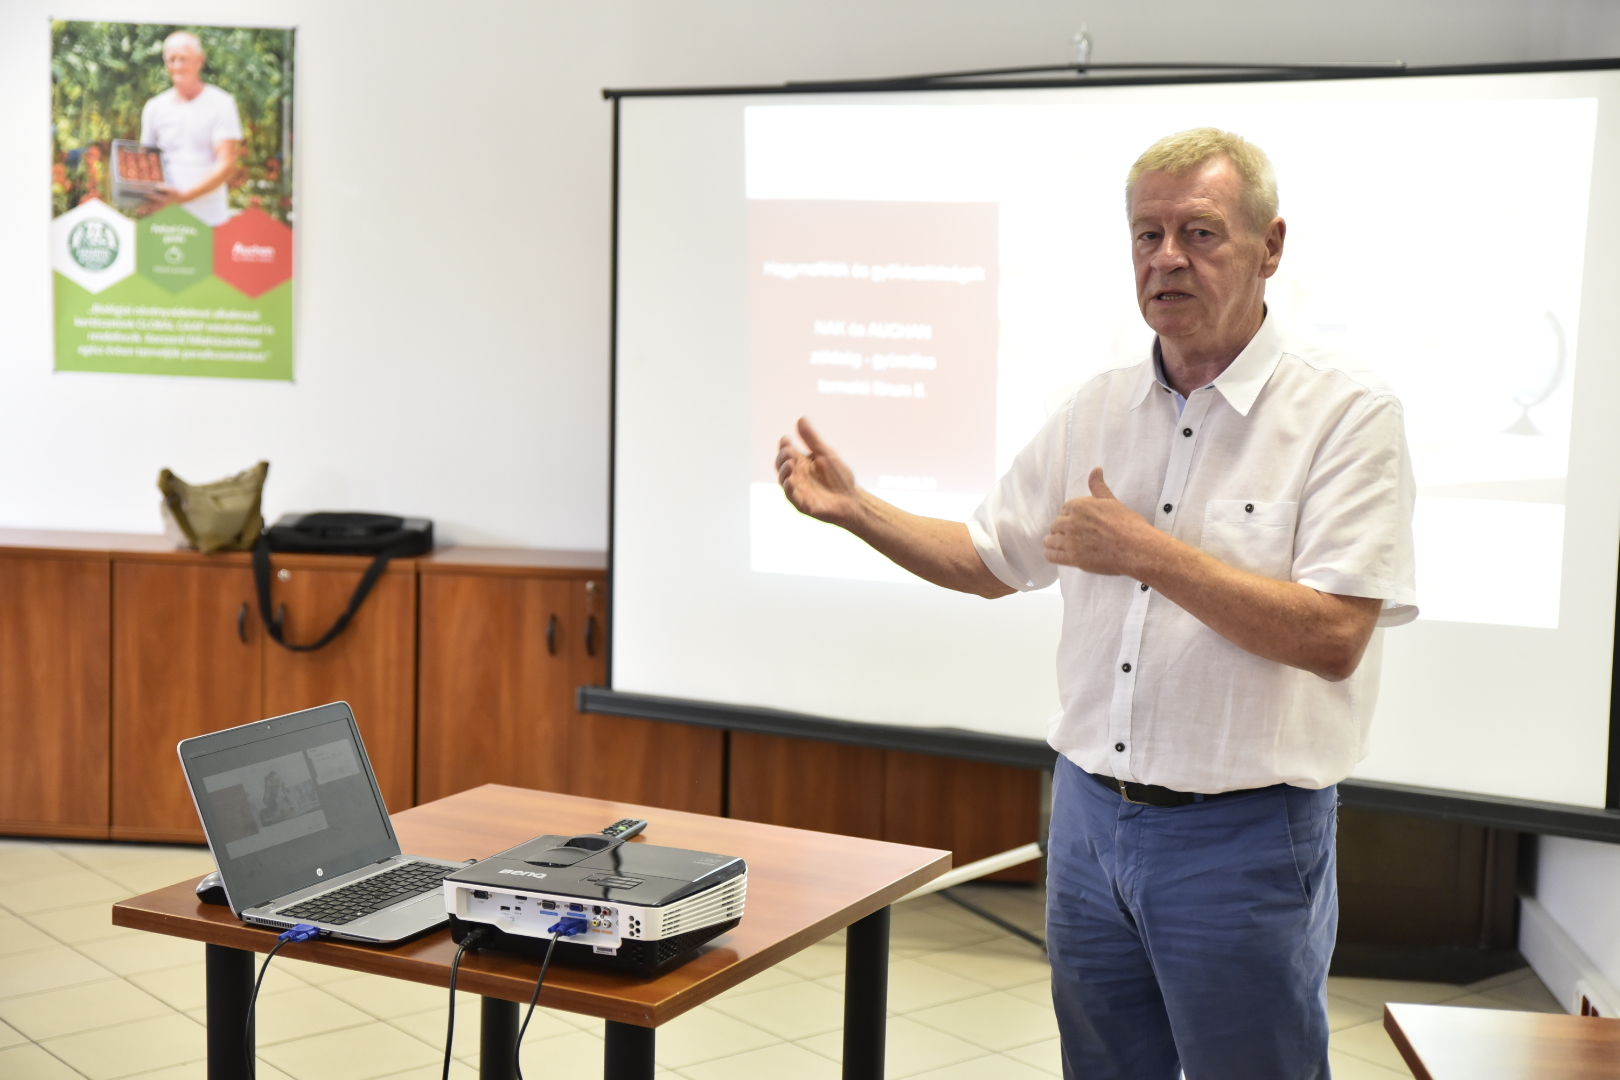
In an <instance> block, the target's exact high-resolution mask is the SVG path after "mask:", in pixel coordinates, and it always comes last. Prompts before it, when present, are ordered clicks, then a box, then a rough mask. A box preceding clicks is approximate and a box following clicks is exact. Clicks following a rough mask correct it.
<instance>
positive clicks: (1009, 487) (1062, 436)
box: [967, 398, 1074, 592]
mask: <svg viewBox="0 0 1620 1080" xmlns="http://www.w3.org/2000/svg"><path fill="white" fill-rule="evenodd" d="M1073 415H1074V399H1073V398H1070V399H1069V402H1068V404H1067V405H1065V406H1064V407H1063V408H1061V409H1059V410H1058V411H1057V412H1055V413H1053V414H1052V415H1051V417H1050V418H1049V419H1048V420H1047V421H1046V425H1045V426H1044V427H1042V428H1041V430H1040V432H1039V433H1037V434H1036V436H1035V438H1034V439H1032V440H1030V443H1029V445H1028V446H1026V447H1024V449H1023V450H1021V451H1019V453H1018V457H1016V458H1015V459H1013V464H1012V468H1010V469H1008V470H1007V474H1006V475H1005V476H1003V477H1002V478H1001V479H1000V480H998V481H997V482H996V486H995V487H993V488H991V489H990V494H988V495H986V496H985V498H984V502H982V503H980V504H979V508H978V509H977V510H975V511H974V512H973V517H971V518H970V519H968V523H967V524H968V534H969V535H970V536H971V537H972V538H973V546H974V547H975V548H977V549H978V551H979V558H981V559H983V560H984V565H985V566H987V567H988V568H989V569H990V572H991V573H992V574H994V575H996V577H998V578H1000V579H1001V581H1002V582H1003V583H1004V584H1006V585H1007V586H1008V587H1010V588H1014V589H1017V590H1019V591H1020V592H1028V591H1030V590H1032V589H1044V588H1046V587H1047V586H1048V585H1050V584H1052V583H1053V582H1054V581H1056V580H1057V567H1055V566H1053V565H1052V564H1051V563H1049V562H1047V561H1046V534H1047V533H1048V532H1050V531H1051V528H1052V522H1053V520H1054V519H1056V518H1057V515H1058V511H1060V510H1062V509H1063V494H1064V491H1065V490H1066V484H1067V465H1068V458H1069V428H1070V424H1071V423H1072V420H1073Z"/></svg>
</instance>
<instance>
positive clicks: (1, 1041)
mask: <svg viewBox="0 0 1620 1080" xmlns="http://www.w3.org/2000/svg"><path fill="white" fill-rule="evenodd" d="M27 1041H28V1036H26V1035H24V1034H23V1033H22V1032H20V1031H18V1030H17V1029H16V1028H14V1027H12V1026H11V1025H10V1024H7V1023H6V1022H5V1021H3V1020H0V1050H4V1049H6V1048H7V1047H9V1046H20V1045H22V1044H23V1043H25V1042H27Z"/></svg>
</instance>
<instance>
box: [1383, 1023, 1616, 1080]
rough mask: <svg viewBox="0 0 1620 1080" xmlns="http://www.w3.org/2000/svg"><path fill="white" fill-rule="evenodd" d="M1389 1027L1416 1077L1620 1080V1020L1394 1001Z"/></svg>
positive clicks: (1425, 1079) (1443, 1079)
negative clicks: (1399, 1003)
mask: <svg viewBox="0 0 1620 1080" xmlns="http://www.w3.org/2000/svg"><path fill="white" fill-rule="evenodd" d="M1384 1030H1385V1031H1387V1032H1389V1037H1390V1038H1391V1039H1393V1040H1394V1041H1395V1047H1396V1049H1398V1050H1399V1051H1400V1052H1401V1057H1403V1058H1405V1059H1406V1064H1407V1066H1408V1067H1409V1068H1410V1069H1411V1070H1412V1075H1413V1076H1415V1077H1417V1080H1599V1078H1600V1077H1602V1078H1604V1080H1615V1078H1617V1077H1620V1020H1610V1019H1603V1018H1599V1017H1594V1016H1562V1015H1556V1014H1548V1013H1529V1012H1507V1011H1505V1010H1501V1009H1468V1008H1461V1007H1458V1006H1455V1005H1394V1004H1392V1005H1385V1006H1384Z"/></svg>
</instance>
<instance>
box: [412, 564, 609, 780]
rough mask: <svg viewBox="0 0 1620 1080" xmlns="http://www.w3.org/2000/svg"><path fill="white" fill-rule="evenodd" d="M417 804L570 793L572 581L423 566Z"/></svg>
mask: <svg viewBox="0 0 1620 1080" xmlns="http://www.w3.org/2000/svg"><path fill="white" fill-rule="evenodd" d="M421 580H422V584H421V589H422V652H421V671H420V676H419V686H420V699H419V700H420V713H419V716H420V719H419V726H418V739H419V743H418V745H419V759H418V766H417V795H418V797H419V798H420V800H421V801H422V802H429V801H431V800H433V799H441V798H443V797H444V796H446V795H453V794H455V793H456V792H458V791H465V790H466V789H468V788H471V787H477V786H478V785H479V784H490V783H494V784H510V785H512V786H514V787H528V788H539V789H540V790H543V791H567V790H568V772H569V768H568V766H569V756H570V735H571V732H570V724H569V720H570V718H571V716H572V713H573V705H572V701H571V700H570V698H571V694H572V683H573V678H574V673H573V666H574V665H573V664H572V663H571V660H572V656H571V650H570V649H569V645H570V644H571V643H572V639H573V638H574V637H575V636H576V635H575V628H574V625H573V622H572V618H571V605H572V593H573V592H574V590H575V589H576V588H578V587H581V586H582V583H581V582H578V581H576V580H573V579H571V578H569V577H553V576H542V575H538V574H517V573H502V572H493V571H490V570H487V569H478V568H474V569H471V570H469V569H467V568H460V569H459V570H451V569H449V568H448V567H441V566H432V567H429V566H426V565H425V566H424V567H423V574H422V579H421Z"/></svg>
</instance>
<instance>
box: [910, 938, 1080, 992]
mask: <svg viewBox="0 0 1620 1080" xmlns="http://www.w3.org/2000/svg"><path fill="white" fill-rule="evenodd" d="M917 960H918V961H919V962H920V963H923V964H927V965H928V966H929V967H934V968H938V969H940V970H941V971H948V972H950V973H951V974H952V975H958V976H961V977H962V978H964V979H969V980H971V981H973V982H976V983H983V984H984V985H985V986H988V987H991V988H993V989H996V990H1011V989H1012V988H1013V987H1015V986H1028V985H1029V984H1031V983H1039V984H1041V985H1042V986H1045V985H1047V984H1049V983H1050V982H1051V981H1052V966H1051V964H1049V963H1048V962H1047V959H1046V956H1045V954H1044V953H1042V952H1041V951H1040V950H1039V949H1037V948H1036V947H1035V946H1033V945H1028V944H1025V943H1023V942H1010V941H992V942H986V943H984V944H980V945H970V946H968V947H966V948H962V949H952V950H950V951H949V952H936V953H928V954H926V955H923V956H919V957H917Z"/></svg>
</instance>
